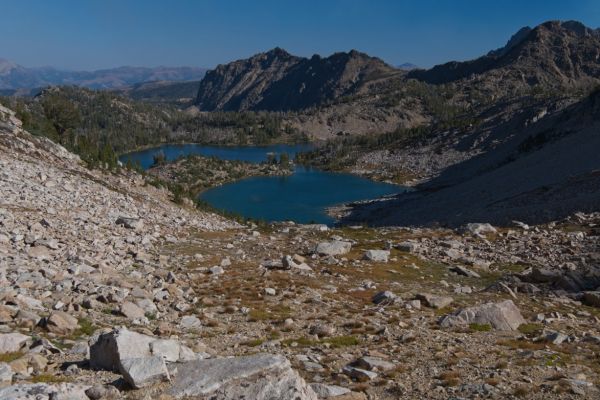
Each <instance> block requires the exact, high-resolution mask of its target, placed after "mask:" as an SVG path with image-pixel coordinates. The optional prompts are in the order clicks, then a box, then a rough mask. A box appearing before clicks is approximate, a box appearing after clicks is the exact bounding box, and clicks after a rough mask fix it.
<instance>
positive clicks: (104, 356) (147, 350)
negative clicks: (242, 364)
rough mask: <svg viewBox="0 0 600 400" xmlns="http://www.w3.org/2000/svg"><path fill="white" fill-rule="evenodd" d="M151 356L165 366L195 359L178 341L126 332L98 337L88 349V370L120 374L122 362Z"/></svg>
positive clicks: (120, 330) (114, 331) (112, 332)
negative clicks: (102, 370)
mask: <svg viewBox="0 0 600 400" xmlns="http://www.w3.org/2000/svg"><path fill="white" fill-rule="evenodd" d="M153 356H154V357H159V358H160V359H162V360H163V361H167V362H181V361H189V360H193V359H196V358H198V357H197V355H196V354H195V353H194V352H193V351H192V350H191V349H190V348H188V347H187V346H185V345H183V344H181V342H179V341H177V340H173V339H159V338H155V337H152V336H147V335H142V334H141V333H137V332H132V331H130V330H128V329H125V328H120V329H116V330H113V331H111V332H108V333H104V334H102V335H99V336H98V338H97V339H96V340H95V342H94V343H92V344H91V346H90V366H91V367H92V368H94V369H105V370H109V371H115V372H121V370H122V368H123V360H126V359H133V358H141V359H143V358H148V357H153ZM136 365H137V364H136ZM134 366H135V365H134ZM134 366H132V368H133V367H134Z"/></svg>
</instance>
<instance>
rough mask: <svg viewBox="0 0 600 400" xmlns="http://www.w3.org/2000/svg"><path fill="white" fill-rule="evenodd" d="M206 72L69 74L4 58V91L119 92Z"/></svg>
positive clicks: (0, 72)
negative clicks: (59, 88) (68, 87)
mask: <svg viewBox="0 0 600 400" xmlns="http://www.w3.org/2000/svg"><path fill="white" fill-rule="evenodd" d="M206 71H207V69H206V68H197V67H156V68H146V67H118V68H110V69H101V70H97V71H68V70H60V69H56V68H52V67H41V68H27V67H23V66H21V65H18V64H15V63H13V62H11V61H8V60H3V59H0V89H6V90H19V89H32V88H40V87H45V86H50V85H76V86H83V87H88V88H92V89H116V88H123V87H126V86H131V85H135V84H138V83H142V82H149V81H199V80H200V79H202V77H203V76H204V74H205V72H206Z"/></svg>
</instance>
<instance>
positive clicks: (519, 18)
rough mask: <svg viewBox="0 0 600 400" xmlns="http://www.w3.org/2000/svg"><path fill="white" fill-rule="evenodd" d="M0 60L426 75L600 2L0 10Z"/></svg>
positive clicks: (140, 4)
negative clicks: (385, 68)
mask: <svg viewBox="0 0 600 400" xmlns="http://www.w3.org/2000/svg"><path fill="white" fill-rule="evenodd" d="M0 6H1V8H0V10H1V11H0V58H6V59H9V60H12V61H14V62H16V63H18V64H21V65H24V66H43V65H52V66H57V67H61V68H70V69H98V68H107V67H115V66H120V65H135V66H158V65H168V66H176V65H192V66H202V67H214V66H215V65H217V64H219V63H225V62H228V61H231V60H235V59H239V58H245V57H248V56H250V55H252V54H254V53H257V52H261V51H265V50H268V49H271V48H273V47H276V46H279V47H282V48H284V49H286V50H288V51H289V52H291V53H293V54H297V55H302V56H310V55H312V54H315V53H318V54H321V55H329V54H331V53H333V52H336V51H347V50H350V49H353V48H354V49H357V50H360V51H364V52H366V53H369V54H371V55H375V56H378V57H381V58H383V59H384V60H385V61H387V62H389V63H391V64H400V63H403V62H412V63H414V64H417V65H419V66H423V67H428V66H431V65H434V64H438V63H442V62H445V61H450V60H465V59H471V58H474V57H477V56H479V55H481V54H484V53H486V52H487V51H488V50H491V49H495V48H497V47H500V46H502V45H504V44H505V43H506V41H507V40H508V39H509V37H510V36H511V35H512V34H513V33H514V32H516V31H517V30H518V29H519V28H521V27H523V26H525V25H529V26H534V25H537V24H539V23H540V22H543V21H546V20H550V19H561V20H568V19H575V20H579V21H581V22H583V23H584V24H586V25H588V26H590V27H593V28H597V27H599V26H600V0H579V1H578V0H558V1H557V0H518V1H514V0H437V1H433V0H414V1H408V0H407V1H402V0H395V1H394V0H390V1H384V0H370V1H367V0H364V1H363V0H318V1H317V0H315V1H313V0H294V1H292V0H246V1H243V0H240V1H233V0H229V1H228V0H221V1H202V0H196V1H194V0H170V1H166V0H165V1H159V0H96V1H94V0H37V1H36V0H14V1H13V0H0Z"/></svg>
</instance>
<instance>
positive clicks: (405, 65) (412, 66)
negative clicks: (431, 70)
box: [398, 62, 419, 71]
mask: <svg viewBox="0 0 600 400" xmlns="http://www.w3.org/2000/svg"><path fill="white" fill-rule="evenodd" d="M417 68H419V67H418V66H417V65H415V64H413V63H409V62H407V63H403V64H400V65H398V69H403V70H405V71H410V70H411V69H417Z"/></svg>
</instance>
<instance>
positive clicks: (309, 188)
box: [120, 143, 406, 225]
mask: <svg viewBox="0 0 600 400" xmlns="http://www.w3.org/2000/svg"><path fill="white" fill-rule="evenodd" d="M312 146H313V144H304V145H294V146H289V145H281V144H279V145H269V146H206V145H199V144H189V143H187V144H182V145H173V144H168V145H163V146H159V147H151V148H150V149H146V150H144V151H140V152H136V153H128V155H129V157H128V158H127V156H121V159H120V160H121V161H122V162H126V161H127V159H129V160H132V161H134V162H136V163H139V165H140V166H141V167H142V168H143V169H144V170H146V171H148V173H149V174H151V175H153V176H155V177H156V179H157V180H158V181H162V182H168V185H169V188H170V189H171V191H173V192H174V193H175V192H176V193H177V196H176V198H178V199H179V198H181V196H182V195H185V196H186V197H190V198H192V199H194V200H196V201H198V200H200V201H206V202H207V203H208V204H209V205H210V206H212V207H213V208H215V209H221V210H224V211H225V212H228V213H233V214H239V215H242V216H243V217H246V218H252V219H258V220H265V221H273V222H276V221H284V220H292V221H295V222H298V223H326V224H328V225H334V224H336V223H337V219H338V218H337V217H335V216H332V215H331V214H330V212H329V211H328V209H329V208H334V209H339V208H344V207H349V206H350V205H351V204H352V203H356V202H357V201H363V200H372V199H377V198H380V197H382V196H386V195H390V194H394V195H395V194H399V193H402V192H403V191H405V190H406V188H405V187H403V186H400V185H396V184H393V183H386V182H378V181H375V180H371V179H368V178H365V177H361V176H360V175H357V174H354V173H348V172H345V171H326V170H322V169H320V168H318V167H315V166H311V165H308V166H304V165H302V164H294V163H292V162H290V164H287V163H288V158H289V159H290V161H291V159H292V158H295V155H296V154H298V153H299V152H302V151H307V150H308V149H310V148H312ZM158 152H161V153H162V157H161V161H162V162H165V161H166V162H165V164H164V165H162V166H159V167H152V166H153V164H154V163H155V161H156V159H155V155H156V153H158ZM282 157H285V158H284V159H283V160H281V158H282ZM266 160H268V162H266V163H265V161H266ZM282 163H283V164H282ZM287 165H289V167H288V166H287ZM277 178H281V179H277ZM157 183H159V182H157Z"/></svg>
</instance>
